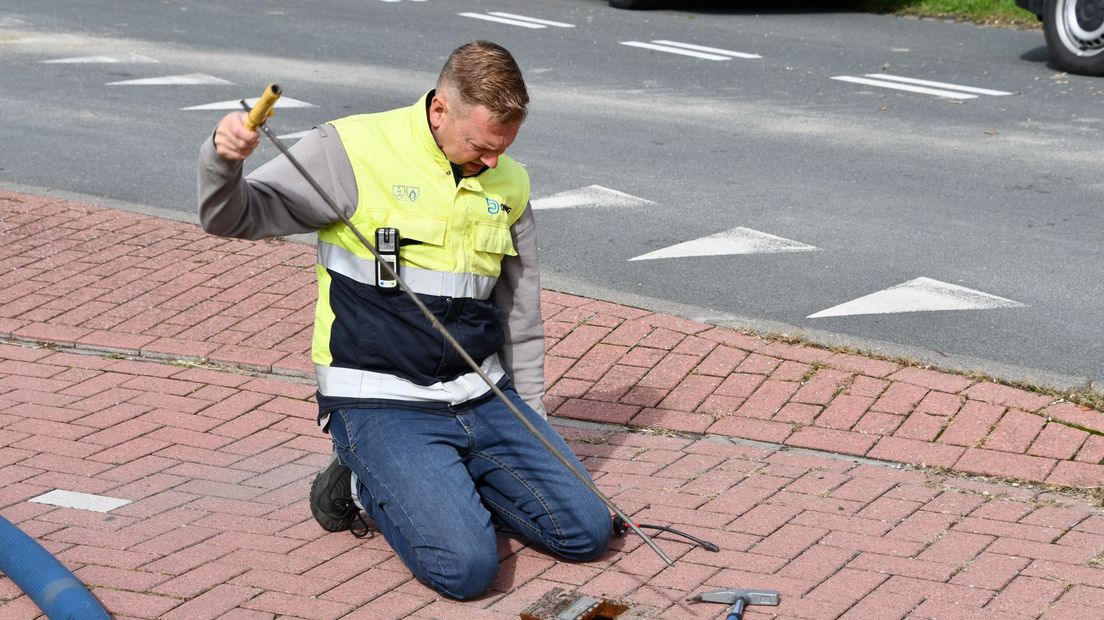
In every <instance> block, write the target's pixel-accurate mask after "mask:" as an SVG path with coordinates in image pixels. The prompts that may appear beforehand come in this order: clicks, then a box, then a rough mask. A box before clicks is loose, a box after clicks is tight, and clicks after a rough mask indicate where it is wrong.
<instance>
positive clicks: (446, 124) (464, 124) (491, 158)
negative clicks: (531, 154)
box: [429, 91, 521, 177]
mask: <svg viewBox="0 0 1104 620" xmlns="http://www.w3.org/2000/svg"><path fill="white" fill-rule="evenodd" d="M429 126H430V127H431V128H432V129H433V136H434V138H435V139H436V140H437V146H439V147H440V148H441V152H443V153H444V154H445V157H447V158H448V160H449V161H451V162H452V163H454V164H456V165H457V166H459V167H460V170H461V171H462V172H463V175H464V176H466V177H468V176H474V175H476V174H479V172H480V171H481V170H483V168H484V167H486V168H494V167H495V166H497V165H498V158H499V156H501V155H502V154H503V153H504V152H506V149H507V148H509V147H510V145H511V144H513V142H514V138H516V137H517V133H518V129H520V128H521V125H520V124H517V125H507V124H504V123H501V122H499V121H498V120H495V118H494V116H492V115H491V112H490V110H488V109H487V108H486V107H485V106H482V105H464V104H462V103H458V102H455V101H453V100H451V99H450V98H449V96H448V94H447V93H443V92H441V91H438V92H437V93H435V94H434V95H433V101H432V102H430V104H429Z"/></svg>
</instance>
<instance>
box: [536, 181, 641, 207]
mask: <svg viewBox="0 0 1104 620" xmlns="http://www.w3.org/2000/svg"><path fill="white" fill-rule="evenodd" d="M654 204H655V203H654V202H652V201H651V200H647V199H644V198H639V197H637V196H633V195H632V194H626V193H625V192H619V191H617V190H615V189H610V188H608V187H602V186H601V185H590V186H587V187H582V188H579V189H573V190H570V191H566V192H560V193H559V194H553V195H551V196H548V197H547V198H538V199H536V200H533V201H532V205H533V208H534V209H574V208H576V207H646V206H650V205H654Z"/></svg>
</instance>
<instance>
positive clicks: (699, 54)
mask: <svg viewBox="0 0 1104 620" xmlns="http://www.w3.org/2000/svg"><path fill="white" fill-rule="evenodd" d="M621 45H628V46H629V47H642V48H644V49H648V50H655V51H657V52H667V53H668V54H681V55H682V56H693V57H694V58H704V59H705V60H732V57H731V56H721V55H720V54H706V53H705V52H695V51H693V50H684V49H681V48H678V47H668V46H666V45H656V44H655V43H641V42H640V41H621Z"/></svg>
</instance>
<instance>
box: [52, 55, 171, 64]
mask: <svg viewBox="0 0 1104 620" xmlns="http://www.w3.org/2000/svg"><path fill="white" fill-rule="evenodd" d="M39 62H41V63H45V64H55V63H56V64H117V63H131V64H148V63H156V62H158V61H156V60H154V59H153V58H150V57H148V56H142V55H140V54H126V55H125V56H80V57H77V58H56V59H54V60H40V61H39Z"/></svg>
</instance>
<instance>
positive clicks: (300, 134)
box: [276, 129, 314, 140]
mask: <svg viewBox="0 0 1104 620" xmlns="http://www.w3.org/2000/svg"><path fill="white" fill-rule="evenodd" d="M312 131H314V130H313V129H308V130H306V131H297V132H295V133H286V134H284V135H282V136H276V137H277V138H279V139H281V140H298V139H300V138H302V137H303V136H305V135H307V134H308V133H310V132H312Z"/></svg>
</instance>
